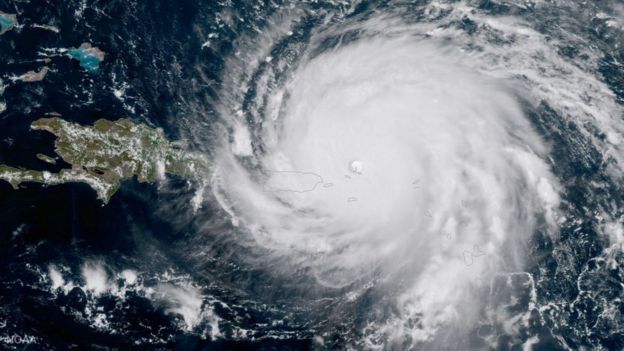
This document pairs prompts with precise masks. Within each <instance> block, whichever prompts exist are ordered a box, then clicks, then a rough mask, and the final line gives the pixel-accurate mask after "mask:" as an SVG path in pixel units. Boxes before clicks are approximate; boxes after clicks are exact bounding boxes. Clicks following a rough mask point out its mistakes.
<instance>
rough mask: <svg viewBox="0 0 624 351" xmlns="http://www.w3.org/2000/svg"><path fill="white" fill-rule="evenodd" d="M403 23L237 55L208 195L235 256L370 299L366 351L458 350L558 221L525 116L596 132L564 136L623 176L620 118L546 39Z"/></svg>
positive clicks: (397, 18) (275, 34)
mask: <svg viewBox="0 0 624 351" xmlns="http://www.w3.org/2000/svg"><path fill="white" fill-rule="evenodd" d="M410 7H411V5H406V4H394V3H393V4H392V5H389V6H388V8H389V9H391V10H389V11H381V10H378V9H376V8H375V9H366V10H359V11H358V9H357V6H355V5H354V6H352V7H351V8H349V9H345V11H344V12H341V13H340V14H338V15H336V14H335V13H332V14H321V13H318V12H315V11H311V10H306V9H296V10H292V11H290V12H289V13H288V14H287V15H284V14H280V15H279V16H276V17H274V18H272V19H271V20H270V21H269V23H268V24H267V26H266V28H263V31H262V33H261V34H260V37H261V40H258V39H257V37H256V36H255V35H254V36H253V37H252V38H250V39H247V38H245V37H243V38H241V39H240V40H241V43H244V45H241V48H243V49H242V50H241V51H239V52H237V53H236V54H235V55H234V57H233V58H230V59H229V60H228V61H227V65H226V70H225V71H226V72H227V73H226V74H227V75H228V76H227V77H226V78H225V79H224V81H225V84H224V87H223V88H222V92H223V96H222V100H223V101H218V102H217V103H216V105H217V106H218V114H219V118H220V120H221V123H222V129H221V130H220V131H219V133H217V135H218V142H217V147H216V157H215V165H216V170H215V171H214V174H213V177H212V179H211V185H212V191H213V194H214V197H215V198H216V199H217V200H218V203H219V205H220V206H221V207H222V208H223V210H224V211H226V212H227V214H228V215H229V217H230V219H231V222H232V223H233V225H234V227H235V228H236V231H238V232H240V233H241V235H242V236H243V237H244V239H241V240H245V241H246V243H245V245H249V246H251V247H255V246H257V247H259V248H262V249H263V254H262V260H266V261H268V262H271V263H269V264H268V267H270V268H269V269H271V270H276V271H278V272H279V274H281V275H286V276H288V275H292V276H301V275H302V272H305V273H304V275H305V276H308V278H309V279H312V280H313V282H314V284H318V285H320V286H323V287H327V288H331V289H340V290H342V291H345V292H347V293H346V294H344V295H343V296H342V297H341V298H339V300H344V301H349V300H351V299H354V298H358V297H359V296H361V295H364V294H366V291H370V290H374V291H378V292H379V294H380V295H381V296H377V297H375V298H373V300H374V301H373V302H372V303H371V304H372V306H371V307H370V308H369V309H367V310H366V312H364V313H363V314H364V315H365V316H366V317H364V318H366V319H368V321H367V323H366V324H365V326H363V327H362V330H360V331H358V332H359V334H360V335H361V340H359V341H358V345H366V346H368V347H371V348H378V347H382V346H384V345H385V347H388V346H389V345H390V346H392V345H394V346H392V347H396V348H412V347H417V348H418V347H423V345H429V346H428V347H435V348H439V347H442V345H445V342H446V343H448V340H449V339H451V340H464V339H470V338H469V334H471V333H474V332H475V331H474V327H473V326H474V325H475V324H478V321H479V318H480V313H483V309H484V307H485V305H486V301H487V300H488V299H487V296H488V294H490V295H491V294H492V289H494V288H495V285H496V284H497V283H499V282H502V281H505V280H507V284H508V285H509V286H506V287H502V288H501V287H496V288H497V289H503V290H506V289H507V290H510V291H511V292H509V293H510V294H513V290H514V289H517V288H518V286H515V284H517V283H515V284H514V283H511V281H512V280H514V279H520V280H522V285H530V286H529V287H528V288H529V289H534V284H535V283H534V281H533V278H532V276H531V275H530V274H527V273H526V272H525V271H524V269H525V268H526V266H527V265H528V264H529V263H530V262H527V261H529V259H528V258H527V257H528V256H530V253H531V252H530V251H531V249H530V245H529V243H530V242H531V240H533V238H534V237H535V235H536V233H540V235H542V236H544V237H546V238H548V239H549V240H557V238H558V237H559V230H558V228H559V226H560V225H561V224H562V223H564V222H565V221H566V219H567V218H566V216H567V215H566V213H565V211H563V210H562V206H561V201H562V197H563V198H565V193H566V189H565V185H562V183H564V184H565V182H566V180H565V179H560V177H558V175H557V172H556V168H558V167H559V165H558V164H557V162H556V161H554V160H553V158H552V156H551V155H552V152H553V148H556V147H557V145H554V143H553V141H552V140H551V139H550V138H548V137H547V136H545V135H544V133H543V131H542V130H539V127H536V126H535V125H534V124H535V123H536V122H537V121H536V120H535V114H536V111H538V110H539V109H541V108H543V107H544V106H549V107H551V108H553V109H556V110H561V111H565V117H564V116H562V117H561V118H565V119H566V120H567V121H568V123H575V124H576V123H578V124H585V125H586V126H587V127H589V126H590V125H591V126H592V127H591V128H595V129H597V130H600V131H601V132H600V133H603V135H606V138H604V137H603V138H597V137H596V136H595V133H596V130H593V131H590V130H584V129H583V128H579V129H578V130H576V133H578V134H581V135H584V136H585V137H587V138H588V139H589V140H591V141H592V145H594V147H596V148H597V149H598V150H600V152H601V153H604V154H606V155H609V156H610V157H612V158H613V159H614V160H618V162H617V163H615V162H614V163H613V164H612V165H611V166H613V169H611V172H613V175H614V177H617V178H619V177H620V176H619V175H618V173H619V164H620V163H619V160H620V158H621V155H622V154H621V146H619V145H620V143H619V141H620V140H619V135H621V126H618V125H617V116H621V108H620V106H618V105H616V104H615V103H614V101H613V95H612V94H611V93H609V91H608V88H606V87H605V86H604V84H603V83H601V82H599V81H597V80H596V78H595V77H594V76H593V75H591V74H588V73H587V72H586V71H585V70H584V69H583V67H579V65H578V64H577V63H573V62H568V61H567V60H565V58H562V57H561V55H560V54H559V53H557V51H556V48H554V47H553V42H552V39H550V38H547V37H546V36H545V35H544V34H542V33H539V32H538V31H536V30H535V29H533V28H532V25H531V23H529V22H528V21H527V20H522V19H518V18H514V17H511V16H510V17H491V16H488V15H487V13H480V12H476V11H475V9H473V8H470V7H469V6H467V5H466V4H464V3H459V4H457V5H453V4H450V3H439V2H431V3H429V4H427V5H425V6H421V7H419V8H418V7H417V10H414V9H413V8H411V9H410ZM402 10H405V12H403V11H402ZM310 21H314V22H315V24H316V25H315V26H313V27H312V28H310V29H307V28H308V26H309V23H310ZM463 26H470V27H471V29H469V30H467V29H466V28H462V27H463ZM458 27H459V28H458ZM247 40H249V42H247ZM252 41H253V42H254V44H252ZM614 117H615V118H614ZM589 121H591V122H589ZM588 129H589V128H588ZM540 132H542V133H540ZM563 201H565V200H563ZM256 259H257V258H256ZM265 264H266V263H265ZM524 290H527V287H526V286H525V287H524ZM529 294H530V293H529ZM382 296H383V297H382ZM377 300H378V301H377ZM498 303H501V301H498ZM533 303H535V302H533ZM533 308H536V307H535V306H533ZM338 313H344V312H338ZM525 313H526V314H524V315H522V316H520V317H519V318H521V320H522V322H519V323H518V324H519V325H524V327H528V325H529V319H530V317H531V313H532V311H531V310H530V309H529V310H528V311H526V312H525ZM490 317H491V316H490ZM499 317H500V316H499ZM497 318H498V317H497ZM510 318H511V317H510ZM494 322H495V323H504V322H503V321H502V320H497V321H494ZM517 329H519V327H518V328H516V330H515V331H513V332H511V334H512V335H513V334H514V332H515V333H516V335H515V336H516V337H517V336H518V335H519V333H520V332H519V330H517ZM432 345H433V346H432ZM490 346H491V347H499V346H500V345H497V344H496V342H495V341H493V344H491V345H490Z"/></svg>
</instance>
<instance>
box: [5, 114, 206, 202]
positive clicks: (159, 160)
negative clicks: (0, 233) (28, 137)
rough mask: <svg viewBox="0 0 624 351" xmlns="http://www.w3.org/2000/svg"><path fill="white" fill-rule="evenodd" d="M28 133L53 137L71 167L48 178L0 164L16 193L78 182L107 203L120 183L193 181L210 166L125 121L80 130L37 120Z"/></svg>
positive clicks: (55, 120)
mask: <svg viewBox="0 0 624 351" xmlns="http://www.w3.org/2000/svg"><path fill="white" fill-rule="evenodd" d="M31 128H32V129H34V130H44V131H47V132H50V133H52V134H54V135H55V136H56V140H55V151H56V153H57V154H58V155H59V156H60V157H61V158H62V159H63V160H65V161H66V162H67V163H69V164H70V165H71V166H72V167H71V168H68V169H63V170H61V171H60V172H58V173H53V172H48V171H38V170H29V169H23V168H15V167H10V166H7V165H3V164H0V179H1V180H5V181H7V182H9V183H10V184H11V185H12V186H13V188H15V189H18V187H19V185H20V184H21V183H24V182H35V183H42V184H48V185H53V184H64V183H70V182H83V183H86V184H88V185H89V186H91V187H92V188H93V189H94V190H95V191H96V192H97V195H98V198H99V199H100V200H102V202H103V203H104V204H106V203H108V201H109V200H110V198H111V197H112V196H113V194H115V192H116V191H117V189H118V188H119V186H120V184H121V181H123V180H125V179H129V178H132V177H134V176H136V177H137V179H138V181H139V182H152V181H155V180H157V179H164V177H165V174H176V175H181V176H192V175H194V174H198V173H197V172H202V171H206V170H207V169H208V167H209V162H208V160H207V158H206V157H205V156H203V155H201V154H198V153H192V152H188V151H185V150H184V149H183V148H182V147H181V146H180V144H179V143H176V142H170V141H169V140H167V138H166V137H165V134H164V132H163V130H162V129H160V128H150V127H148V126H145V125H142V124H137V123H134V122H132V121H130V120H129V119H119V120H116V121H110V120H106V119H100V120H98V121H96V122H95V124H94V125H93V126H84V125H80V124H76V123H72V122H68V121H66V120H63V119H60V118H57V117H53V118H42V119H39V120H36V121H34V122H33V123H32V125H31Z"/></svg>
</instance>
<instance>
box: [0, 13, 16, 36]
mask: <svg viewBox="0 0 624 351" xmlns="http://www.w3.org/2000/svg"><path fill="white" fill-rule="evenodd" d="M17 24H18V23H17V16H15V15H14V14H10V13H4V12H2V11H0V35H2V34H4V33H6V32H8V31H10V30H11V29H13V28H14V27H15V26H17Z"/></svg>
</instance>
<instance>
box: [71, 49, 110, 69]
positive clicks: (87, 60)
mask: <svg viewBox="0 0 624 351" xmlns="http://www.w3.org/2000/svg"><path fill="white" fill-rule="evenodd" d="M67 55H69V57H71V58H73V59H75V60H78V61H79V62H80V67H82V68H83V69H84V70H85V71H87V72H89V73H97V72H98V70H99V69H100V63H101V62H102V61H104V56H105V53H104V51H102V50H100V49H98V48H97V47H95V46H92V45H91V44H90V43H82V44H81V45H80V46H79V47H78V48H74V49H69V50H68V51H67Z"/></svg>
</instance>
